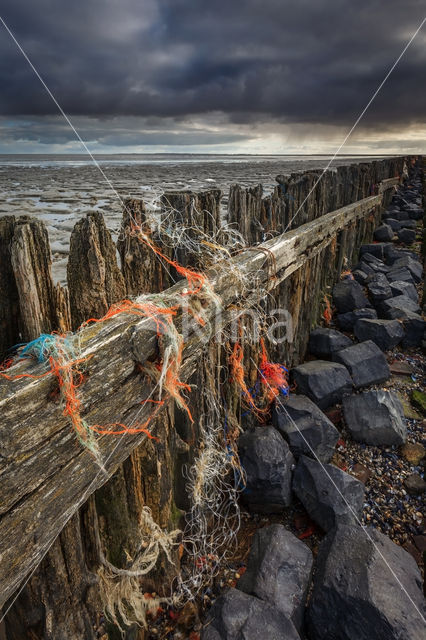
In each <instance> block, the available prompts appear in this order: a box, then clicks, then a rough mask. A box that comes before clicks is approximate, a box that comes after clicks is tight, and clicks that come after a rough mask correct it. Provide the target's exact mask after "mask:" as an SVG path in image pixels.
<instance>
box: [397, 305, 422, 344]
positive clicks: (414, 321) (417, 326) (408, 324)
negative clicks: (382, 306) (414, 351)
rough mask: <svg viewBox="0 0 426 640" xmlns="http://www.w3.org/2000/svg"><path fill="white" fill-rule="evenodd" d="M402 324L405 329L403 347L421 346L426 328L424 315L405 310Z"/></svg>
mask: <svg viewBox="0 0 426 640" xmlns="http://www.w3.org/2000/svg"><path fill="white" fill-rule="evenodd" d="M402 324H403V326H404V331H405V334H404V339H403V341H402V346H403V348H404V349H406V348H409V347H419V346H420V345H421V344H422V340H423V336H424V333H425V330H426V322H425V321H424V320H423V318H422V316H420V315H419V314H417V313H412V312H411V311H405V312H404V317H403V319H402Z"/></svg>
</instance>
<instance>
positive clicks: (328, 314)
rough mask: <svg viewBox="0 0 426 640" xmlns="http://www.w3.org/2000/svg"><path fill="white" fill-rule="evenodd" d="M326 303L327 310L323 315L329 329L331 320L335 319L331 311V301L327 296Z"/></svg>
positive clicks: (325, 297)
mask: <svg viewBox="0 0 426 640" xmlns="http://www.w3.org/2000/svg"><path fill="white" fill-rule="evenodd" d="M324 303H325V309H324V312H323V314H322V317H323V318H324V322H325V324H326V325H327V327H329V326H330V323H331V319H332V317H333V313H332V311H331V305H330V300H329V299H328V297H327V296H324Z"/></svg>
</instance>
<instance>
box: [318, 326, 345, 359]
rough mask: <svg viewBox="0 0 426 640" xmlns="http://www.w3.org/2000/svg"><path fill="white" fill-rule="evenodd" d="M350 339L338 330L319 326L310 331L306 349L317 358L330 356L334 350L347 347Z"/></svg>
mask: <svg viewBox="0 0 426 640" xmlns="http://www.w3.org/2000/svg"><path fill="white" fill-rule="evenodd" d="M351 344H353V343H352V340H351V339H350V338H348V337H347V336H345V335H344V334H343V333H340V331H336V330H335V329H328V328H326V327H319V328H318V329H314V330H313V331H311V333H310V336H309V345H308V349H309V351H310V353H312V355H314V356H316V357H317V358H330V357H331V356H332V354H333V353H334V352H335V351H340V350H341V349H344V348H345V347H349V346H350V345H351Z"/></svg>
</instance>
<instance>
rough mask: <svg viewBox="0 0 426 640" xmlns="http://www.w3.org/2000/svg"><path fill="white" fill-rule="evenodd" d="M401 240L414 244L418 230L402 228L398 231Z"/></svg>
mask: <svg viewBox="0 0 426 640" xmlns="http://www.w3.org/2000/svg"><path fill="white" fill-rule="evenodd" d="M396 234H397V236H398V238H399V240H400V242H403V243H404V244H413V242H414V241H415V239H416V232H415V230H414V229H400V230H399V231H397V232H396Z"/></svg>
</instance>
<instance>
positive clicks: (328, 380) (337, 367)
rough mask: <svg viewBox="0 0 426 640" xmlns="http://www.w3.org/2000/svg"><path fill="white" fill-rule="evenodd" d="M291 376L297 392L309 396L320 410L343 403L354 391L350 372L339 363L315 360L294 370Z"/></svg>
mask: <svg viewBox="0 0 426 640" xmlns="http://www.w3.org/2000/svg"><path fill="white" fill-rule="evenodd" d="M291 375H292V380H293V382H294V383H295V384H296V389H297V392H298V393H302V394H303V395H305V396H308V398H310V399H311V400H313V401H314V402H315V403H316V404H317V405H318V406H319V407H320V409H327V408H328V407H330V406H331V405H332V404H336V403H338V402H341V401H342V398H343V396H344V395H345V394H346V393H350V392H351V390H352V380H351V377H350V375H349V373H348V370H347V369H346V367H344V366H343V365H341V364H339V363H337V362H327V361H325V360H313V361H312V362H306V363H305V364H301V365H299V366H298V367H295V368H294V369H292V372H291Z"/></svg>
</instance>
